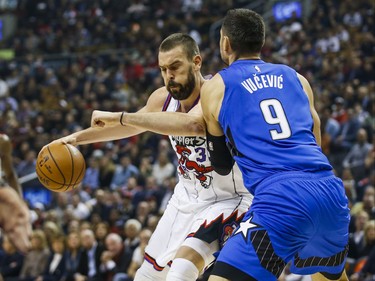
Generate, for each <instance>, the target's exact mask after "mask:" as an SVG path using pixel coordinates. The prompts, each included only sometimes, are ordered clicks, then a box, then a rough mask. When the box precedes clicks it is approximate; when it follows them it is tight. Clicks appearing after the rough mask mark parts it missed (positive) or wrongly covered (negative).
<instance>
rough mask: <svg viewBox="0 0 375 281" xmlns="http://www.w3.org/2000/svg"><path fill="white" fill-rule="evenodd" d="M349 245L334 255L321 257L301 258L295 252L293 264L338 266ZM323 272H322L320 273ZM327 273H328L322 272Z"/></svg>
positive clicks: (301, 265) (298, 265) (297, 265)
mask: <svg viewBox="0 0 375 281" xmlns="http://www.w3.org/2000/svg"><path fill="white" fill-rule="evenodd" d="M348 250H349V245H346V247H345V249H344V250H342V251H341V252H340V253H337V254H336V255H333V256H330V257H326V258H322V257H309V258H307V259H301V258H300V256H299V255H298V254H297V255H296V256H295V257H294V265H295V266H296V267H298V268H304V267H310V266H338V265H340V264H342V263H343V262H344V260H345V257H346V255H347V253H348ZM322 274H323V273H322ZM324 274H328V273H324Z"/></svg>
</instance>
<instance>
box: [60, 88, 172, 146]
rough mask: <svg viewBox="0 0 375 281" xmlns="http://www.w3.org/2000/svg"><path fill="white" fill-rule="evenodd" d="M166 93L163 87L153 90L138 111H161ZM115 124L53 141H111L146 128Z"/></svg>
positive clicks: (141, 131) (86, 142) (86, 130)
mask: <svg viewBox="0 0 375 281" xmlns="http://www.w3.org/2000/svg"><path fill="white" fill-rule="evenodd" d="M166 97H167V95H166V91H165V87H163V88H160V89H158V90H156V91H154V92H153V93H152V94H151V95H150V97H149V99H148V101H147V103H146V105H145V106H144V107H143V108H141V109H140V110H139V111H138V112H140V113H143V112H158V111H161V109H162V107H163V104H164V102H165V99H166ZM117 123H118V124H117V125H116V126H111V127H109V126H106V127H100V126H95V127H90V128H87V129H84V130H81V131H78V132H75V133H73V134H70V135H68V136H65V137H62V138H60V139H57V140H55V141H54V142H62V143H69V144H72V145H80V144H90V143H96V142H104V141H113V140H118V139H123V138H128V137H131V136H134V135H138V134H140V133H143V132H144V131H146V129H141V128H136V127H130V126H122V125H121V124H120V123H119V122H117Z"/></svg>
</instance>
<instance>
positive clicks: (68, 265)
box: [62, 232, 82, 281]
mask: <svg viewBox="0 0 375 281" xmlns="http://www.w3.org/2000/svg"><path fill="white" fill-rule="evenodd" d="M81 254H82V249H81V240H80V236H79V232H70V233H69V234H68V236H67V246H66V253H65V273H64V277H63V278H62V280H63V281H73V280H74V277H73V276H74V274H75V273H76V272H77V269H78V265H79V261H80V259H81Z"/></svg>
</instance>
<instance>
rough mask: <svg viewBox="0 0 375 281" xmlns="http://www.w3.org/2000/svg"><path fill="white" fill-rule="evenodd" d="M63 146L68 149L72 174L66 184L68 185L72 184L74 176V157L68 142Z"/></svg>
mask: <svg viewBox="0 0 375 281" xmlns="http://www.w3.org/2000/svg"><path fill="white" fill-rule="evenodd" d="M65 147H66V149H67V150H68V151H69V155H70V161H72V173H71V174H72V175H71V177H70V181H69V184H68V186H69V185H71V184H72V181H73V178H74V159H73V154H72V151H71V150H70V147H69V144H67V145H66V146H65Z"/></svg>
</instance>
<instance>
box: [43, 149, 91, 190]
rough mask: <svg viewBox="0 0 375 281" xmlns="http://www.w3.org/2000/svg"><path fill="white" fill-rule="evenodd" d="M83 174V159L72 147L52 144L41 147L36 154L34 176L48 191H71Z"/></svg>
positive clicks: (84, 169) (84, 170)
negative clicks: (36, 176) (35, 175)
mask: <svg viewBox="0 0 375 281" xmlns="http://www.w3.org/2000/svg"><path fill="white" fill-rule="evenodd" d="M85 172H86V163H85V159H84V158H83V155H82V153H81V152H80V151H79V150H78V149H77V148H76V147H75V146H73V145H70V144H62V143H52V144H49V145H47V146H45V147H43V149H42V150H41V151H40V152H39V154H38V158H37V163H36V174H37V175H38V179H39V181H40V182H41V183H42V184H43V185H44V186H45V187H46V188H48V189H49V190H52V191H55V192H64V191H69V190H72V189H74V188H76V187H77V185H78V184H80V183H81V181H82V180H83V176H84V175H85Z"/></svg>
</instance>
